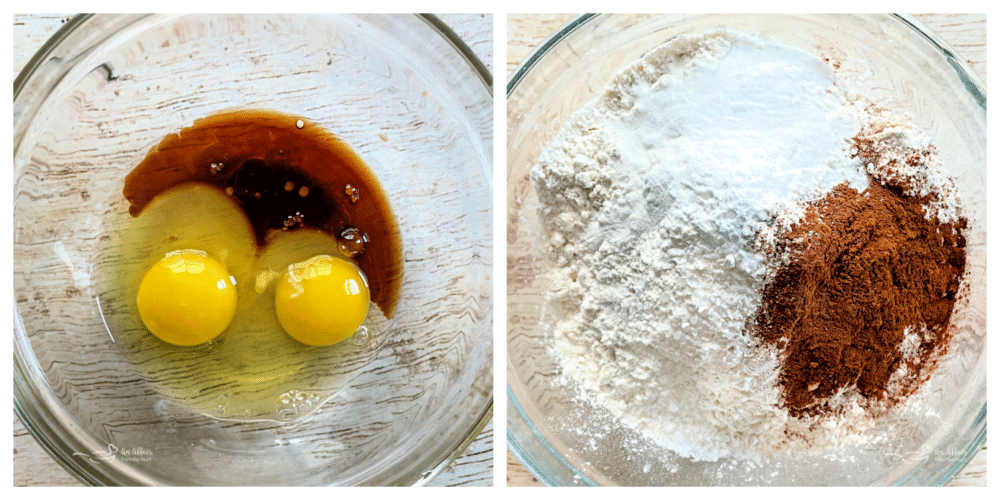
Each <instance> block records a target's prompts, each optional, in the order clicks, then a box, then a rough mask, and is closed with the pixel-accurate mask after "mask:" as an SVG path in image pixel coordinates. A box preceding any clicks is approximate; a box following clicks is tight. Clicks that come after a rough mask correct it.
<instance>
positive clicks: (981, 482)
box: [507, 14, 986, 486]
mask: <svg viewBox="0 0 1000 500" xmlns="http://www.w3.org/2000/svg"><path fill="white" fill-rule="evenodd" d="M575 15H576V14H508V15H507V76H508V77H510V75H511V73H513V72H514V70H515V69H517V66H518V65H519V64H521V61H523V60H524V59H525V58H526V57H527V56H528V54H530V53H531V51H532V50H534V48H535V46H536V45H538V44H539V43H540V42H541V41H543V40H545V38H546V37H548V36H549V35H550V34H552V32H554V31H555V30H557V29H558V28H559V27H560V26H562V25H563V23H565V22H567V21H569V20H570V19H572V18H573V17H574V16H575ZM915 16H916V17H917V19H919V20H920V22H922V23H924V24H926V25H927V26H928V27H930V28H931V29H932V30H933V31H934V32H935V33H937V34H938V36H940V37H941V38H943V39H944V40H945V41H946V42H948V43H949V44H950V45H951V46H952V48H954V49H955V50H956V51H958V53H959V54H961V55H962V56H963V57H964V58H965V61H966V62H967V63H968V64H969V66H971V67H972V69H973V70H974V71H975V72H976V74H978V75H979V77H980V78H982V80H983V83H984V84H985V83H986V14H916V15H915ZM948 484H949V486H986V443H983V448H982V449H981V450H980V451H979V452H978V453H977V454H976V455H975V456H974V457H973V458H972V461H971V462H969V464H968V465H966V466H965V468H964V469H962V471H961V472H959V473H958V474H957V475H956V476H955V478H954V479H952V480H951V482H950V483H948ZM540 485H541V484H540V483H539V482H538V480H537V479H535V478H534V477H532V475H531V473H529V472H528V471H527V470H526V469H525V468H524V466H522V465H521V464H520V463H518V462H517V460H515V459H514V458H513V457H512V456H511V455H510V454H509V453H508V454H507V486H540Z"/></svg>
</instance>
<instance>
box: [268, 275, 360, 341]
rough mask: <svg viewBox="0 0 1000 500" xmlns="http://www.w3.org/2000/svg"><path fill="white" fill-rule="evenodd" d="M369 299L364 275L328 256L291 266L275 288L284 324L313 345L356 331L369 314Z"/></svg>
mask: <svg viewBox="0 0 1000 500" xmlns="http://www.w3.org/2000/svg"><path fill="white" fill-rule="evenodd" d="M369 300H370V295H369V291H368V282H367V280H366V279H365V276H364V274H362V273H361V271H360V270H359V269H358V268H357V267H355V266H354V264H352V263H350V262H348V261H346V260H344V259H340V258H335V257H331V256H329V255H320V256H317V257H313V258H311V259H309V260H307V261H304V262H298V263H295V264H292V265H290V266H288V271H287V272H286V273H285V275H284V276H283V278H282V279H280V280H279V281H278V283H277V286H276V287H275V291H274V308H275V312H276V314H277V316H278V321H279V322H280V323H281V327H282V328H283V329H284V330H285V332H286V333H288V335H290V336H291V337H292V338H294V339H295V340H298V341H299V342H301V343H303V344H306V345H311V346H327V345H332V344H336V343H337V342H340V341H342V340H344V339H345V338H347V337H348V336H350V335H351V334H353V333H354V332H355V331H356V330H357V329H358V327H359V326H361V323H362V322H363V321H364V320H365V317H366V316H367V315H368V303H369Z"/></svg>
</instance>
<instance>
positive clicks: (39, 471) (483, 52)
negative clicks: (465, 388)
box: [13, 14, 493, 486]
mask: <svg viewBox="0 0 1000 500" xmlns="http://www.w3.org/2000/svg"><path fill="white" fill-rule="evenodd" d="M71 17H72V15H71V14H46V15H24V14H15V15H14V57H13V60H14V76H15V78H16V76H17V74H18V73H19V72H20V71H21V69H22V68H23V67H24V65H25V64H27V62H28V61H29V60H30V59H31V57H32V56H33V55H34V53H35V51H37V50H38V48H40V47H41V46H42V44H44V43H45V41H46V40H48V38H49V37H50V36H51V35H52V34H53V33H54V32H55V31H56V30H58V29H59V27H60V26H62V24H63V23H65V22H66V21H67V20H68V19H69V18H71ZM441 17H442V20H443V21H444V22H445V23H446V24H448V25H449V26H450V27H451V28H452V29H453V30H454V31H455V32H456V33H457V34H458V35H459V36H460V37H461V38H462V39H463V40H464V41H465V42H466V43H467V44H468V45H469V46H470V48H471V49H472V51H473V52H474V53H475V54H476V55H477V57H479V58H480V60H481V61H482V62H483V64H484V65H485V66H486V67H487V68H488V69H489V70H490V71H491V72H492V69H493V17H492V15H491V14H445V15H441ZM387 132H388V135H389V136H392V131H391V130H390V131H387ZM432 188H433V186H432ZM71 194H73V195H74V196H75V197H76V198H75V199H76V200H80V199H81V198H82V199H83V200H84V201H87V199H88V198H89V196H88V195H87V194H86V191H83V192H74V193H71ZM61 196H62V195H60V197H61ZM67 293H69V292H67ZM13 444H14V450H13V454H14V460H13V469H14V485H15V486H31V485H48V486H57V485H58V486H78V485H80V483H79V482H78V481H77V480H76V479H75V478H73V477H72V476H71V475H70V474H69V473H67V472H66V471H65V470H63V468H62V467H60V466H59V465H58V464H56V463H55V461H53V460H52V459H51V458H50V457H49V455H48V454H47V453H46V452H45V451H44V450H43V449H42V448H41V446H40V445H38V443H37V442H36V441H35V440H34V438H33V437H32V436H31V434H30V433H29V432H28V431H27V430H26V429H25V428H24V426H23V424H22V423H21V422H20V421H19V419H18V418H17V416H16V415H15V417H14V439H13ZM492 457H493V425H492V421H491V422H490V423H488V424H487V426H486V427H485V428H484V429H483V431H482V432H481V433H480V434H479V436H478V437H477V438H476V439H475V441H474V442H473V443H472V444H471V445H470V446H469V448H468V449H467V450H466V452H464V453H463V454H462V455H461V456H459V457H458V459H457V460H456V461H455V462H454V463H452V464H451V465H450V466H449V467H448V468H446V469H445V470H444V471H443V472H442V473H441V474H439V475H438V476H437V477H436V478H435V479H434V480H432V482H431V483H430V484H431V485H433V486H490V485H492V484H493V458H492Z"/></svg>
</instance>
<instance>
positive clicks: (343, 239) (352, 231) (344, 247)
mask: <svg viewBox="0 0 1000 500" xmlns="http://www.w3.org/2000/svg"><path fill="white" fill-rule="evenodd" d="M338 243H339V246H340V253H342V254H344V255H346V256H347V257H356V256H357V255H359V254H360V253H361V252H364V251H365V243H368V234H367V233H363V232H361V230H360V229H358V228H356V227H349V228H347V229H345V230H344V231H343V232H341V233H340V238H338Z"/></svg>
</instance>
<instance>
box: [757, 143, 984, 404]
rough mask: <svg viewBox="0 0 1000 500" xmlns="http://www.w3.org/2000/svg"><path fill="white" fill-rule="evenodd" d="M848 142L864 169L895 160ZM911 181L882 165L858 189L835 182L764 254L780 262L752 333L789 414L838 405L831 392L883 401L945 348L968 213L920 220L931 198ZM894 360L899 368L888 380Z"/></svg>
mask: <svg viewBox="0 0 1000 500" xmlns="http://www.w3.org/2000/svg"><path fill="white" fill-rule="evenodd" d="M854 146H855V151H857V155H858V156H859V157H860V158H861V159H863V160H864V161H866V162H868V164H869V166H870V165H872V164H882V165H890V166H891V164H893V163H895V161H888V162H886V161H879V160H884V158H882V159H880V158H877V155H878V154H879V153H878V151H877V148H873V147H872V143H871V140H870V139H869V138H866V137H858V138H855V140H854ZM933 153H934V152H933V151H926V150H925V151H923V152H922V153H920V154H921V155H925V156H926V155H928V154H933ZM907 160H909V161H915V158H908V159H907ZM904 161H905V160H904ZM870 173H871V172H870ZM910 181H911V179H907V178H904V177H900V176H895V175H893V174H892V172H891V171H885V172H881V175H879V173H873V175H872V178H871V183H870V186H869V187H868V188H867V189H866V190H865V191H864V192H860V193H859V192H858V191H857V190H855V189H852V188H850V187H847V186H846V185H841V186H838V187H837V188H835V189H833V190H832V191H831V192H830V193H828V194H827V195H826V196H825V197H824V198H822V199H820V200H818V201H816V202H814V203H812V204H810V205H809V206H808V208H807V210H806V214H805V216H804V217H803V218H802V219H801V220H800V221H799V223H798V224H796V225H794V226H793V227H792V229H791V230H790V231H789V232H788V233H787V234H786V235H785V237H784V238H783V239H782V242H781V243H780V244H779V246H778V247H777V248H775V249H774V250H773V251H774V252H775V255H777V254H781V255H785V256H787V258H786V259H784V260H783V263H782V264H781V265H780V266H778V267H777V269H775V272H774V274H773V276H772V279H770V280H769V281H768V283H767V284H766V285H765V286H764V289H763V302H762V305H761V307H760V309H759V310H758V313H757V316H756V318H755V320H754V325H753V332H754V333H755V335H756V336H757V337H758V339H759V340H761V341H763V342H765V343H767V344H771V345H775V346H776V347H777V348H778V350H779V351H780V353H781V360H782V361H781V373H780V376H779V384H780V389H781V394H782V397H783V401H784V405H785V406H786V407H787V409H788V411H789V412H790V414H791V415H793V416H803V415H818V416H822V415H827V414H831V413H835V412H836V411H837V409H836V408H835V407H834V406H832V405H830V404H829V400H830V398H831V397H833V396H835V395H836V394H837V393H838V392H840V391H842V390H845V389H850V388H852V386H855V387H856V388H857V391H858V393H860V395H861V396H862V398H863V401H864V402H867V403H869V404H870V403H874V402H881V403H883V406H891V405H893V404H895V403H897V402H899V401H900V400H902V398H904V397H905V396H907V395H909V394H910V393H912V392H913V391H914V390H916V388H917V387H919V385H920V384H921V383H922V382H923V381H924V380H926V378H927V376H928V374H929V372H930V371H931V370H932V369H933V368H934V366H935V364H936V359H937V358H938V357H940V355H941V354H943V353H944V352H945V351H946V350H947V346H948V341H949V340H950V337H951V332H950V329H949V320H950V318H951V313H952V309H953V306H954V304H955V300H956V293H957V292H958V289H959V282H960V278H961V276H962V274H963V273H964V270H965V239H964V237H963V230H964V229H965V227H966V221H965V219H961V218H959V219H958V221H957V222H952V223H942V222H941V221H940V220H938V219H937V218H936V217H933V216H925V209H926V206H927V204H928V203H929V202H931V201H933V200H934V199H935V194H933V193H932V194H929V195H925V196H920V197H918V196H912V195H908V194H907V193H912V192H913V189H912V188H913V186H912V185H910V184H909V182H910ZM908 329H915V330H911V331H913V332H917V333H919V334H920V337H919V338H920V341H919V347H916V350H917V352H916V355H915V356H905V357H904V355H903V353H902V352H901V349H900V346H901V344H902V343H903V339H904V335H905V334H906V332H907V330H908ZM910 349H912V347H910ZM901 365H905V369H906V373H907V376H906V377H904V378H901V379H900V378H898V377H897V380H896V381H895V382H893V383H892V384H890V380H891V378H892V376H893V373H894V372H896V371H897V370H898V369H899V368H900V367H901ZM862 404H865V403H862Z"/></svg>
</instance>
